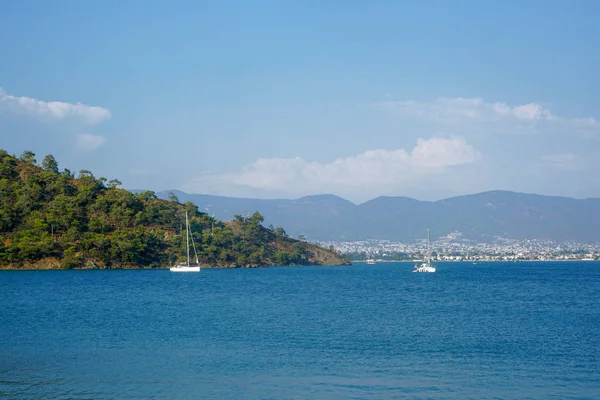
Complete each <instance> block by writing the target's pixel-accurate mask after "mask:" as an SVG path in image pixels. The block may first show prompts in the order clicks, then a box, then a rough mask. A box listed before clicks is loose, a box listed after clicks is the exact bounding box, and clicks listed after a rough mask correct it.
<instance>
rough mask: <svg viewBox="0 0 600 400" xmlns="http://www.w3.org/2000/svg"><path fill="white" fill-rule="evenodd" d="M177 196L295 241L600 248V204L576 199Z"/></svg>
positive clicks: (494, 193) (488, 194) (492, 194)
mask: <svg viewBox="0 0 600 400" xmlns="http://www.w3.org/2000/svg"><path fill="white" fill-rule="evenodd" d="M169 192H172V193H174V194H175V195H176V196H178V197H179V198H182V199H185V200H187V201H191V202H193V203H195V204H196V205H198V207H199V208H200V209H201V210H204V209H206V210H208V211H209V212H210V213H211V214H213V213H214V215H215V216H216V217H217V218H219V219H225V220H226V219H232V218H233V216H234V215H235V214H240V215H246V214H247V213H252V212H254V211H259V212H260V213H261V214H262V215H264V216H265V224H267V225H269V224H272V225H274V226H285V227H286V230H287V231H288V233H289V234H290V235H291V236H298V235H301V234H302V235H303V236H305V237H306V238H307V239H308V240H331V241H343V240H346V241H353V240H366V239H387V240H394V241H414V240H417V239H420V238H422V237H423V234H424V232H425V229H426V228H428V227H429V228H431V229H432V235H434V236H435V237H442V236H445V235H448V234H450V233H456V232H458V233H459V235H458V236H459V237H461V238H462V239H464V240H475V241H481V242H491V241H494V240H496V239H498V238H507V239H518V240H527V239H537V240H551V241H557V242H561V241H582V242H597V241H600V230H599V229H596V228H595V227H596V226H600V199H599V198H593V197H592V198H584V199H576V198H572V197H566V196H547V195H542V194H535V193H522V192H514V191H509V190H490V191H485V192H479V193H473V194H467V195H461V196H453V197H448V198H444V199H439V200H435V201H426V200H418V199H414V198H411V197H406V196H378V197H375V198H373V199H371V200H368V201H365V202H363V203H359V204H355V203H352V202H351V201H349V200H346V199H344V198H342V197H340V196H336V195H331V194H323V195H309V196H303V197H300V198H297V199H256V198H253V199H244V198H236V197H226V196H216V195H204V194H188V193H185V192H182V191H179V190H171V191H161V192H158V193H157V196H158V197H162V198H166V197H167V196H168V193H169Z"/></svg>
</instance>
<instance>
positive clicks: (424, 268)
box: [413, 229, 435, 272]
mask: <svg viewBox="0 0 600 400" xmlns="http://www.w3.org/2000/svg"><path fill="white" fill-rule="evenodd" d="M423 261H424V262H423V263H421V265H418V264H415V269H413V272H435V267H434V266H433V265H431V236H430V235H429V229H427V256H425V259H424V260H423Z"/></svg>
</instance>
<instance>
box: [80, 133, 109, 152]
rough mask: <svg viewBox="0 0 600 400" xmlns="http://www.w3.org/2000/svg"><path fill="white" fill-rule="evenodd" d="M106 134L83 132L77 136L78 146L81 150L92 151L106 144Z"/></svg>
mask: <svg viewBox="0 0 600 400" xmlns="http://www.w3.org/2000/svg"><path fill="white" fill-rule="evenodd" d="M104 141H105V139H104V136H98V135H92V134H89V133H82V134H81V135H78V136H77V143H76V146H77V148H78V149H79V150H85V151H92V150H96V149H97V148H98V147H100V146H102V145H103V144H104Z"/></svg>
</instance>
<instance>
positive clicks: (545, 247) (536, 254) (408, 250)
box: [318, 239, 600, 261]
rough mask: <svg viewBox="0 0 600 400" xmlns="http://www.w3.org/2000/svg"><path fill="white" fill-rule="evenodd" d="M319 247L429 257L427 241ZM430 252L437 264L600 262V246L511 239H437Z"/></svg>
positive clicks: (357, 257)
mask: <svg viewBox="0 0 600 400" xmlns="http://www.w3.org/2000/svg"><path fill="white" fill-rule="evenodd" d="M318 244H319V245H320V246H322V247H327V248H333V249H335V250H336V251H338V252H339V253H341V254H342V255H344V256H346V257H347V258H349V259H350V260H351V261H365V260H368V259H372V260H376V261H416V260H422V259H423V258H424V256H425V255H426V254H427V242H426V241H422V242H417V243H412V244H407V243H400V242H392V241H389V240H364V241H353V242H332V241H320V242H318ZM431 253H432V256H433V258H434V259H435V260H437V261H519V260H521V261H526V260H527V261H531V260H537V261H551V260H557V261H568V260H586V261H592V260H598V259H600V243H595V244H585V243H576V242H565V243H555V242H551V241H541V240H523V241H517V240H508V239H502V240H498V241H496V242H495V243H464V242H463V243H461V242H453V241H451V240H438V241H434V242H432V244H431Z"/></svg>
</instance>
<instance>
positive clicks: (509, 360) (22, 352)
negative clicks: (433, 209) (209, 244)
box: [0, 262, 600, 399]
mask: <svg viewBox="0 0 600 400" xmlns="http://www.w3.org/2000/svg"><path fill="white" fill-rule="evenodd" d="M411 268H412V265H410V264H406V263H388V264H377V265H366V264H360V263H357V264H355V265H353V266H351V267H288V268H268V269H249V270H248V269H235V270H202V272H201V273H200V274H175V273H170V272H169V271H165V270H146V271H144V270H141V271H31V272H28V271H3V272H0V398H2V399H340V398H341V399H389V398H435V399H444V398H445V399H468V398H473V399H483V398H503V399H511V398H514V399H526V398H531V399H539V398H555V399H567V398H577V399H587V398H589V399H591V398H599V397H600V263H595V262H583V263H577V262H568V263H541V262H538V263H525V262H521V263H487V264H486V263H480V264H479V265H477V266H474V265H472V264H467V263H448V264H438V272H437V273H435V274H415V273H412V272H411Z"/></svg>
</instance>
